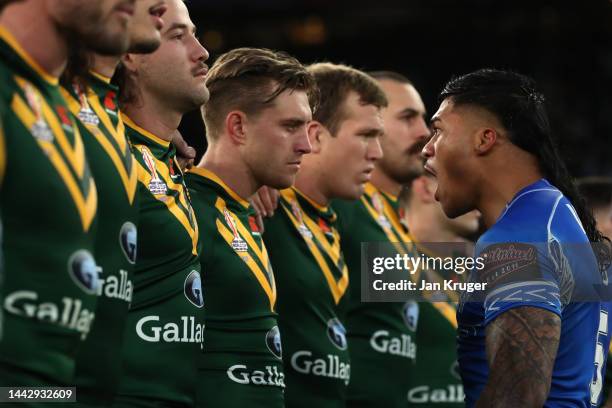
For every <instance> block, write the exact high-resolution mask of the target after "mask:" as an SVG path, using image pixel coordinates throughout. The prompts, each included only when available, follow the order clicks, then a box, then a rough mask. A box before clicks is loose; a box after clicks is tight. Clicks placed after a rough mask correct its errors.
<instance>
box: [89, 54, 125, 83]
mask: <svg viewBox="0 0 612 408" xmlns="http://www.w3.org/2000/svg"><path fill="white" fill-rule="evenodd" d="M120 60H121V57H119V56H110V57H109V56H106V55H100V54H94V56H93V61H92V62H93V64H92V67H91V69H92V70H93V71H94V72H96V73H97V74H100V75H103V76H105V77H108V78H112V77H113V75H115V70H116V69H117V65H119V61H120Z"/></svg>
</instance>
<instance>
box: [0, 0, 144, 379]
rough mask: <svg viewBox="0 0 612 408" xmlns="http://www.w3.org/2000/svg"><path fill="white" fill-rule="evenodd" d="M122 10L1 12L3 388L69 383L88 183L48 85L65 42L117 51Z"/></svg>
mask: <svg viewBox="0 0 612 408" xmlns="http://www.w3.org/2000/svg"><path fill="white" fill-rule="evenodd" d="M133 3H134V2H133V1H126V0H101V1H79V0H68V1H65V0H24V1H19V2H12V3H10V4H8V5H7V6H6V7H5V8H4V10H3V11H2V14H1V15H0V54H1V57H0V61H1V62H0V122H1V123H2V133H4V135H5V137H6V140H5V144H6V151H7V152H12V153H13V154H9V155H7V158H6V163H5V167H6V168H5V173H4V174H5V176H4V180H3V183H2V187H1V194H0V195H1V198H0V210H1V213H2V220H3V222H4V225H3V226H4V237H3V238H4V241H3V245H2V252H3V253H4V255H5V275H4V282H3V289H2V297H3V299H4V302H3V308H4V330H3V337H2V340H1V341H0V385H2V386H50V385H71V384H72V379H73V373H74V364H75V355H76V351H77V350H78V348H79V345H80V343H82V341H83V340H85V339H86V338H87V335H88V333H89V330H90V328H91V324H92V322H93V321H94V318H95V306H96V301H97V290H98V288H99V281H98V275H97V271H96V263H95V260H94V258H93V255H92V253H93V239H94V233H95V222H94V219H95V215H96V207H97V193H96V186H95V183H94V180H93V177H92V175H91V172H90V170H89V165H88V162H87V159H86V157H85V152H84V148H83V141H82V139H81V136H80V132H79V129H78V127H77V126H76V124H75V121H74V120H73V119H72V117H71V115H70V114H69V111H68V107H67V106H66V104H65V102H64V100H63V98H62V96H61V94H60V90H59V86H58V78H59V76H60V75H61V73H62V71H63V70H64V67H65V65H66V61H67V56H68V50H69V48H70V47H72V46H73V45H74V44H73V43H72V42H71V41H72V40H69V39H74V38H78V39H79V41H81V42H82V43H84V45H85V46H86V47H89V48H91V49H92V50H95V51H96V52H101V53H108V54H116V53H121V52H125V51H126V49H127V43H128V29H129V24H130V22H131V17H132V13H133V6H134V4H133ZM41 198H42V199H41Z"/></svg>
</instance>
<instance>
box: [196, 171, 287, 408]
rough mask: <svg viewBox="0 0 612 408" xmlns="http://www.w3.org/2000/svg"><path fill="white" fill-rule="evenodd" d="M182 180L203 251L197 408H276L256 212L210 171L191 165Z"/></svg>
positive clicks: (277, 389) (266, 267) (273, 343)
mask: <svg viewBox="0 0 612 408" xmlns="http://www.w3.org/2000/svg"><path fill="white" fill-rule="evenodd" d="M186 182H187V186H188V187H189V192H190V194H191V197H192V200H193V206H194V209H195V212H196V215H197V217H198V222H199V225H200V239H201V241H202V246H203V247H204V248H206V251H205V252H204V253H203V254H202V256H201V258H200V262H201V265H202V271H203V285H204V289H205V291H206V342H205V344H204V353H203V355H202V358H201V360H200V376H199V390H198V393H199V396H198V406H199V407H206V408H209V407H223V408H228V407H282V406H283V400H282V396H283V389H284V386H285V385H284V379H283V367H282V361H281V345H280V336H279V334H278V326H277V320H276V312H275V311H274V307H275V303H276V286H275V282H274V275H273V272H272V266H271V264H270V260H269V257H268V253H267V250H266V246H265V245H264V244H263V241H262V238H261V235H260V233H259V231H258V229H257V226H256V223H255V218H254V217H255V211H254V210H253V208H252V207H250V206H249V203H248V202H247V201H246V200H244V199H242V198H241V197H240V196H239V195H238V194H237V193H235V192H234V191H233V190H231V189H230V188H229V187H228V186H227V185H226V184H225V183H224V182H223V181H222V180H221V179H220V178H219V177H218V176H217V175H216V174H214V173H213V172H212V171H210V170H207V169H204V168H193V169H191V170H190V171H189V173H187V175H186ZM258 373H265V374H264V375H263V376H262V377H261V378H259V376H258ZM234 401H235V403H234Z"/></svg>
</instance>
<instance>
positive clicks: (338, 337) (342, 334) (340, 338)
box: [327, 317, 346, 350]
mask: <svg viewBox="0 0 612 408" xmlns="http://www.w3.org/2000/svg"><path fill="white" fill-rule="evenodd" d="M327 337H329V340H331V342H332V343H333V344H334V346H336V347H338V348H339V349H340V350H346V329H345V328H344V326H343V325H342V323H340V320H338V319H337V318H335V317H334V318H333V319H330V320H329V321H328V322H327Z"/></svg>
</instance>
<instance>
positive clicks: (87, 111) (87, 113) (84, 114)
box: [74, 84, 100, 127]
mask: <svg viewBox="0 0 612 408" xmlns="http://www.w3.org/2000/svg"><path fill="white" fill-rule="evenodd" d="M74 92H75V93H76V94H77V95H78V97H79V103H80V105H81V110H79V113H78V114H77V116H78V118H79V119H80V120H81V122H83V123H84V124H86V125H89V126H94V127H97V126H98V125H99V124H100V119H99V118H98V115H96V113H95V112H94V111H93V110H92V109H91V107H90V106H89V101H88V100H87V93H86V91H85V90H84V89H83V88H82V87H81V85H79V84H74Z"/></svg>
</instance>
